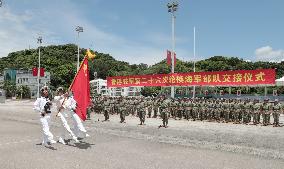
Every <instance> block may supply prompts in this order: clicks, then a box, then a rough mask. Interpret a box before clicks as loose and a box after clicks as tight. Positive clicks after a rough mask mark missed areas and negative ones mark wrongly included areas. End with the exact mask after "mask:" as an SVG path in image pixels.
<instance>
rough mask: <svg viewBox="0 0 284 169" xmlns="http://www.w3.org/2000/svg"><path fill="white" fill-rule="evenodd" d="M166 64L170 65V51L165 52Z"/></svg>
mask: <svg viewBox="0 0 284 169" xmlns="http://www.w3.org/2000/svg"><path fill="white" fill-rule="evenodd" d="M167 64H168V65H169V66H170V65H171V51H168V50H167Z"/></svg>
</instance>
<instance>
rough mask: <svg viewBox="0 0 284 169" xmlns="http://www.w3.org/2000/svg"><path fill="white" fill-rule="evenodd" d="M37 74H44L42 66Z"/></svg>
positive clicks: (41, 75)
mask: <svg viewBox="0 0 284 169" xmlns="http://www.w3.org/2000/svg"><path fill="white" fill-rule="evenodd" d="M39 75H40V77H43V76H44V68H40V71H39Z"/></svg>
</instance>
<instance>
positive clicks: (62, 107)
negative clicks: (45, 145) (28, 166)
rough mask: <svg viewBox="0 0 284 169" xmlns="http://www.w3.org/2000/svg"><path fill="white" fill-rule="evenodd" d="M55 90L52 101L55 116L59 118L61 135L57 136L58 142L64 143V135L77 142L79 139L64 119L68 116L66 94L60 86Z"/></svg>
mask: <svg viewBox="0 0 284 169" xmlns="http://www.w3.org/2000/svg"><path fill="white" fill-rule="evenodd" d="M56 92H57V96H55V97H54V101H55V103H56V107H57V116H58V117H59V118H60V120H61V135H60V136H59V139H58V142H59V143H61V144H64V145H65V144H66V143H65V141H64V139H65V138H66V135H69V136H71V137H72V139H73V140H74V141H75V142H76V143H77V142H79V141H78V139H77V137H76V135H75V134H74V133H73V132H72V130H71V128H70V126H69V125H68V122H67V120H66V118H68V113H67V111H68V110H67V109H66V108H67V103H68V95H66V94H64V89H63V88H62V87H59V88H58V89H57V90H56Z"/></svg>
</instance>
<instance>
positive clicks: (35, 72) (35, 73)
mask: <svg viewBox="0 0 284 169" xmlns="http://www.w3.org/2000/svg"><path fill="white" fill-rule="evenodd" d="M33 76H37V67H34V68H33Z"/></svg>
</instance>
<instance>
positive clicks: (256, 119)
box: [253, 111, 260, 124]
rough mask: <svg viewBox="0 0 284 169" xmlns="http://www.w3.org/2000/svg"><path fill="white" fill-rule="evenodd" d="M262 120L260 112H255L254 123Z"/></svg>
mask: <svg viewBox="0 0 284 169" xmlns="http://www.w3.org/2000/svg"><path fill="white" fill-rule="evenodd" d="M259 122H260V114H259V111H254V112H253V124H259Z"/></svg>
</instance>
